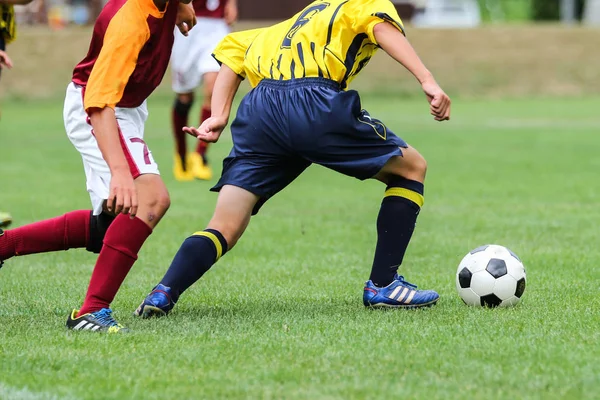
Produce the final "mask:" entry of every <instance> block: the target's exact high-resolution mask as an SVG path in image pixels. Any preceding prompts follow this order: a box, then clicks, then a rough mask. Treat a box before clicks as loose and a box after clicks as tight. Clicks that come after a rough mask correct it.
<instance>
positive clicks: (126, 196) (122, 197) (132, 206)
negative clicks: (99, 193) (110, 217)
mask: <svg viewBox="0 0 600 400" xmlns="http://www.w3.org/2000/svg"><path fill="white" fill-rule="evenodd" d="M106 206H107V208H108V211H110V212H112V213H115V214H119V213H123V214H129V215H130V216H131V218H133V217H135V215H136V214H137V211H138V198H137V189H136V188H135V183H133V177H132V176H131V173H130V172H129V170H123V171H117V172H114V173H113V174H112V177H111V179H110V192H109V194H108V200H107V202H106Z"/></svg>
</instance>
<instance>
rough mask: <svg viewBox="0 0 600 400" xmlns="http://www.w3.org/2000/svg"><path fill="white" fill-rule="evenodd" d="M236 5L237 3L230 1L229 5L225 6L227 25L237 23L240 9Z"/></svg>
mask: <svg viewBox="0 0 600 400" xmlns="http://www.w3.org/2000/svg"><path fill="white" fill-rule="evenodd" d="M236 3H237V2H236V1H231V0H229V1H228V2H227V4H225V10H224V11H225V22H226V23H227V25H232V24H234V23H235V21H237V18H238V8H237V4H236Z"/></svg>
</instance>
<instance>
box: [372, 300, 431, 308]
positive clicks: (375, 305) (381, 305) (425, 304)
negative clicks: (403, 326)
mask: <svg viewBox="0 0 600 400" xmlns="http://www.w3.org/2000/svg"><path fill="white" fill-rule="evenodd" d="M438 300H439V298H437V299H435V300H432V301H430V302H429V303H423V304H398V305H393V304H386V303H375V304H370V303H369V305H367V306H365V307H367V308H370V309H374V308H385V309H390V308H403V309H405V310H408V309H415V308H427V307H431V306H434V305H435V304H436V303H437V302H438Z"/></svg>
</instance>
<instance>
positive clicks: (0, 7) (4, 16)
mask: <svg viewBox="0 0 600 400" xmlns="http://www.w3.org/2000/svg"><path fill="white" fill-rule="evenodd" d="M0 36H2V37H3V38H4V40H5V41H6V43H9V42H12V41H13V40H14V39H15V37H16V29H15V9H14V7H13V6H12V5H7V4H0Z"/></svg>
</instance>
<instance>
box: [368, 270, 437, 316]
mask: <svg viewBox="0 0 600 400" xmlns="http://www.w3.org/2000/svg"><path fill="white" fill-rule="evenodd" d="M439 298H440V295H439V294H437V293H436V292H434V291H433V290H417V286H416V285H413V284H412V283H408V282H406V281H405V280H404V277H403V276H399V275H398V274H396V275H395V276H394V281H393V282H392V283H390V284H389V285H387V286H386V287H382V288H379V287H377V286H375V285H374V284H373V282H371V281H367V283H366V284H365V291H364V294H363V303H364V305H365V307H371V308H375V307H389V308H420V307H430V306H432V305H434V304H435V303H436V302H437V301H438V299H439Z"/></svg>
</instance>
